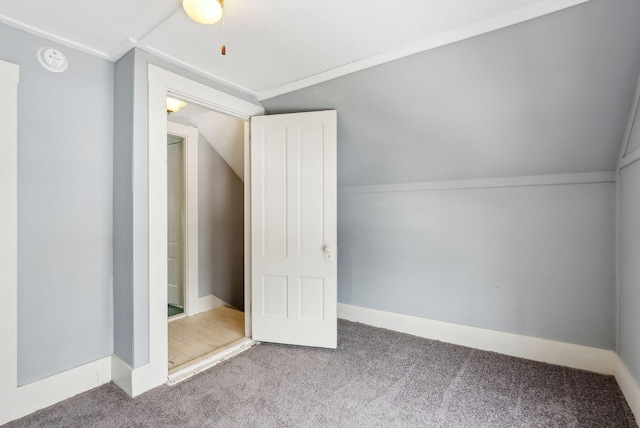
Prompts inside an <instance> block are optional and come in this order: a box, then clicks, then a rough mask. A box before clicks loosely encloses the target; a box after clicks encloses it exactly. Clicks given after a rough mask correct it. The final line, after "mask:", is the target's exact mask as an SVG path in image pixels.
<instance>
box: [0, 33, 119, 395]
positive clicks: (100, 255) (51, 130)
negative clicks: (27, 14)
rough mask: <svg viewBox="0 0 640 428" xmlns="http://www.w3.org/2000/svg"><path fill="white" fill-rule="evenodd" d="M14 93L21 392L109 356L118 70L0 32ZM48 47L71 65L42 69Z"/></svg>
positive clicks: (38, 40)
mask: <svg viewBox="0 0 640 428" xmlns="http://www.w3.org/2000/svg"><path fill="white" fill-rule="evenodd" d="M0 40H1V41H2V43H1V44H0V58H2V59H4V60H7V61H10V62H14V63H16V64H19V65H20V84H19V86H18V383H19V384H25V383H29V382H32V381H35V380H38V379H42V378H44V377H47V376H50V375H53V374H55V373H59V372H61V371H64V370H67V369H70V368H73V367H77V366H79V365H82V364H84V363H88V362H91V361H94V360H97V359H99V358H102V357H105V356H108V355H110V354H111V353H112V352H113V342H112V337H113V334H112V325H113V320H112V317H113V314H112V295H113V293H112V278H111V272H112V181H113V166H112V142H113V64H112V63H110V62H108V61H105V60H102V59H98V58H96V57H94V56H91V55H87V54H85V53H82V52H79V51H76V50H74V49H71V48H68V47H65V46H60V45H58V44H56V43H54V42H51V41H49V40H45V39H42V38H39V37H35V36H33V35H31V34H28V33H25V32H23V31H20V30H17V29H15V28H12V27H9V26H7V25H4V24H0ZM42 47H54V48H57V49H59V50H60V51H62V52H63V53H64V54H65V55H66V56H67V58H68V60H69V68H68V70H67V71H66V72H64V73H52V72H49V71H47V70H45V69H44V68H43V67H42V66H41V65H40V64H39V62H38V60H37V58H36V54H37V52H38V50H39V49H40V48H42Z"/></svg>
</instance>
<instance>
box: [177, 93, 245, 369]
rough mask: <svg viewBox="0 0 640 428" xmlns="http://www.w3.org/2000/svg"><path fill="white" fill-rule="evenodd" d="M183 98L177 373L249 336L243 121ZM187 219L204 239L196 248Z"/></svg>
mask: <svg viewBox="0 0 640 428" xmlns="http://www.w3.org/2000/svg"><path fill="white" fill-rule="evenodd" d="M182 104H183V106H182V107H181V108H180V109H179V111H173V112H171V113H169V114H168V115H167V132H168V135H167V163H166V165H167V303H168V313H167V316H168V322H169V325H168V331H167V333H168V374H169V379H170V380H171V379H173V378H174V375H176V376H178V375H180V374H184V373H185V372H191V371H192V368H193V366H194V365H199V364H203V362H206V361H209V360H212V359H213V358H214V357H215V356H216V355H217V354H218V353H219V352H221V350H226V349H229V347H233V346H235V345H236V344H237V343H238V342H239V341H240V342H242V340H243V339H244V338H245V326H244V323H245V316H244V306H245V305H244V240H243V235H244V183H243V181H244V139H245V136H244V132H245V126H244V121H243V120H241V119H238V118H236V117H233V116H229V115H225V114H223V113H220V112H217V111H214V110H211V109H207V108H204V107H202V106H200V105H198V104H197V103H193V102H189V103H182ZM187 134H189V135H187ZM187 152H188V153H189V154H190V155H191V157H190V158H189V159H187ZM190 175H191V179H190V178H189V176H190ZM189 207H191V209H189ZM194 211H195V212H194ZM188 227H190V228H191V229H192V232H193V231H195V232H194V233H192V236H191V241H194V240H197V249H196V248H194V249H193V250H192V251H191V252H188V251H185V248H186V246H187V241H188V240H187V239H184V237H186V229H187V228H188ZM187 266H190V267H191V268H190V270H191V275H190V276H191V277H192V278H194V277H196V278H197V280H196V281H192V282H195V286H194V287H193V289H192V290H187V287H185V286H184V283H185V282H186V281H185V280H184V279H185V277H186V276H187V275H186V274H185V271H186V270H187V269H186V267H187ZM187 301H189V302H190V304H189V305H186V304H185V303H186V302H187ZM187 306H188V307H187Z"/></svg>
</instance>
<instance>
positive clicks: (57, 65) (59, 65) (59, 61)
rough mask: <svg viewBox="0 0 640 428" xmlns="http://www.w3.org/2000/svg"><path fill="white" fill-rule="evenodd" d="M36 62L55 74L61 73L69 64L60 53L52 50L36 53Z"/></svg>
mask: <svg viewBox="0 0 640 428" xmlns="http://www.w3.org/2000/svg"><path fill="white" fill-rule="evenodd" d="M38 60H39V61H40V64H42V66H43V67H44V68H46V69H47V70H49V71H53V72H55V73H62V72H63V71H65V70H66V69H67V67H68V66H69V63H68V62H67V57H66V56H64V54H63V53H62V52H60V51H59V50H57V49H54V48H42V49H40V50H39V51H38Z"/></svg>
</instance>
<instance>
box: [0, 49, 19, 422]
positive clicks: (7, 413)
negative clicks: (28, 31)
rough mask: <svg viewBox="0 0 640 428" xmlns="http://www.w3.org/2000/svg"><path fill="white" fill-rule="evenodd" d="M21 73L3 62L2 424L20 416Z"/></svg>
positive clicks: (0, 212) (0, 112)
mask: <svg viewBox="0 0 640 428" xmlns="http://www.w3.org/2000/svg"><path fill="white" fill-rule="evenodd" d="M19 72H20V68H19V66H18V65H16V64H12V63H9V62H6V61H1V60H0V100H2V102H0V152H2V156H0V200H1V201H2V203H0V285H1V286H2V301H3V308H2V311H0V343H1V344H2V352H0V425H1V424H3V423H5V422H8V421H10V420H12V419H15V418H16V417H17V416H16V414H17V413H16V411H17V409H16V405H17V396H16V391H17V388H18V78H19V77H18V76H19Z"/></svg>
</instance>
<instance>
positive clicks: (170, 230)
mask: <svg viewBox="0 0 640 428" xmlns="http://www.w3.org/2000/svg"><path fill="white" fill-rule="evenodd" d="M183 154H184V145H183V139H182V137H175V136H173V135H168V136H167V241H168V242H167V256H168V258H167V268H168V272H167V274H168V284H167V297H168V302H169V304H170V305H174V306H179V307H182V308H184V250H183V248H184V247H183V242H184V236H183V214H184V209H183V207H184V156H183Z"/></svg>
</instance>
